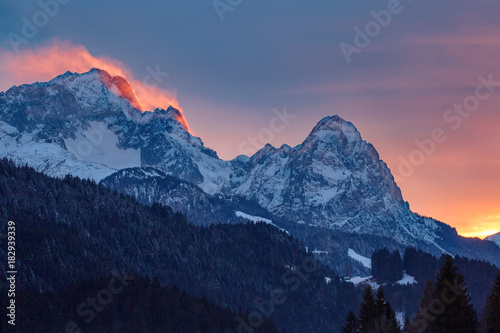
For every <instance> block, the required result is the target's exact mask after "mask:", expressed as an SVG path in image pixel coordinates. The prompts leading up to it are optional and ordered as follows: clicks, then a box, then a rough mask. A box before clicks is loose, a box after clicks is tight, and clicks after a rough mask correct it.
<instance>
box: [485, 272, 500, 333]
mask: <svg viewBox="0 0 500 333" xmlns="http://www.w3.org/2000/svg"><path fill="white" fill-rule="evenodd" d="M485 317H486V327H487V332H488V333H500V271H498V273H497V276H496V279H495V284H494V285H493V290H492V291H491V295H490V296H489V297H488V301H487V302H486V308H485Z"/></svg>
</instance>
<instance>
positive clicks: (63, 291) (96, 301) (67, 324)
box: [0, 273, 279, 333]
mask: <svg viewBox="0 0 500 333" xmlns="http://www.w3.org/2000/svg"><path fill="white" fill-rule="evenodd" d="M0 291H1V292H2V295H3V294H4V292H5V290H0ZM16 299H17V301H18V302H19V303H20V304H21V305H20V306H19V307H18V310H17V316H16V325H15V326H12V327H7V326H8V325H7V323H6V321H5V320H3V321H2V325H3V327H2V331H3V332H22V333H25V332H31V333H38V332H40V333H56V332H57V333H58V332H67V333H76V332H94V333H101V332H102V333H150V332H168V333H171V332H193V333H195V332H207V333H226V332H237V330H238V325H239V321H240V318H245V316H247V313H238V314H237V313H234V312H232V311H230V310H229V309H222V308H221V307H219V306H218V305H215V304H213V303H210V302H209V301H208V300H207V299H206V298H204V297H203V298H197V297H194V296H191V295H189V294H187V293H186V292H184V291H181V290H179V288H178V287H177V286H173V287H166V286H161V285H160V283H159V282H158V280H156V279H155V280H153V281H151V280H150V279H149V278H147V277H135V276H130V275H128V274H123V273H115V274H114V275H110V276H107V277H100V278H90V279H85V280H81V281H78V282H76V283H72V284H70V285H68V286H66V287H64V288H60V289H58V290H57V291H54V292H44V293H40V291H39V290H38V289H35V288H28V289H26V290H23V291H22V292H20V293H18V294H17V296H16ZM7 302H8V300H7V299H6V298H3V297H2V298H1V301H0V307H2V308H3V309H5V308H6V307H7ZM253 332H255V333H278V332H279V331H278V329H277V328H276V326H275V325H274V324H273V323H271V322H269V321H267V320H266V321H264V322H263V323H262V324H261V325H260V326H259V327H257V328H255V329H254V330H253Z"/></svg>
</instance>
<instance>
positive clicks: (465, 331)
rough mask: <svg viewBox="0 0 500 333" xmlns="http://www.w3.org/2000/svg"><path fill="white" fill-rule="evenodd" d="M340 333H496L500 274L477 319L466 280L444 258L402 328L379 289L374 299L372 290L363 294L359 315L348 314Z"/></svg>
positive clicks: (499, 321) (499, 323)
mask: <svg viewBox="0 0 500 333" xmlns="http://www.w3.org/2000/svg"><path fill="white" fill-rule="evenodd" d="M342 332H343V333H392V332H395V333H397V332H405V333H449V332H453V333H477V332H485V333H499V332H500V271H499V270H497V274H496V277H495V282H494V285H493V288H492V290H491V293H490V295H489V297H488V299H487V302H486V304H485V305H484V311H483V315H482V316H478V314H477V311H476V310H475V308H474V305H473V304H472V300H471V294H470V291H469V289H468V286H467V283H466V280H465V278H464V276H463V275H462V274H460V273H459V272H458V267H457V265H456V264H455V261H454V259H453V258H452V257H451V256H446V257H445V260H444V262H443V264H442V266H441V268H440V269H439V272H438V274H437V276H436V278H435V280H433V281H429V282H427V284H426V285H425V289H424V291H423V295H422V297H421V301H420V307H419V310H418V313H417V315H416V316H415V317H414V318H413V320H411V321H410V319H409V318H406V321H405V325H404V328H403V329H401V328H400V327H398V325H397V323H396V319H395V315H394V311H393V309H392V307H391V305H390V304H389V302H387V301H386V299H385V295H384V292H383V290H382V288H379V290H378V292H377V298H376V299H375V298H374V296H373V291H372V289H371V287H367V288H366V289H365V291H364V293H363V301H362V305H361V309H360V311H359V315H358V316H356V315H355V314H354V313H350V314H349V315H348V317H347V319H346V322H345V325H344V328H343V330H342Z"/></svg>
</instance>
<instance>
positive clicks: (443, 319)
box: [413, 256, 478, 333]
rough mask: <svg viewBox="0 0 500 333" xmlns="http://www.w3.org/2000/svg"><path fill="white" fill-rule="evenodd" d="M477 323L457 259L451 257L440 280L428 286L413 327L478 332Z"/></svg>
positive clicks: (435, 332)
mask: <svg viewBox="0 0 500 333" xmlns="http://www.w3.org/2000/svg"><path fill="white" fill-rule="evenodd" d="M477 325H478V321H477V314H476V311H475V309H474V307H473V305H472V303H471V299H470V295H469V293H468V291H467V285H466V283H465V281H464V277H463V275H461V274H459V273H458V268H457V267H456V266H455V263H454V260H453V258H452V257H450V256H447V257H446V260H445V262H444V264H443V265H442V267H441V269H440V271H439V273H438V275H437V279H436V282H435V283H434V284H427V286H426V290H425V291H424V297H423V299H422V302H421V307H420V310H419V314H418V315H417V317H416V318H415V322H414V323H413V327H417V328H418V332H429V333H430V332H432V333H448V332H454V333H475V332H477Z"/></svg>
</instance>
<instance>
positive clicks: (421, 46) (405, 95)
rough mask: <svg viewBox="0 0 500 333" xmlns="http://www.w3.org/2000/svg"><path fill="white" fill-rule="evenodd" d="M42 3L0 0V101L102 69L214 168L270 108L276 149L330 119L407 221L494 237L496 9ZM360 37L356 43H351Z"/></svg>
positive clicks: (497, 189)
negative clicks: (178, 128)
mask: <svg viewBox="0 0 500 333" xmlns="http://www.w3.org/2000/svg"><path fill="white" fill-rule="evenodd" d="M54 1H55V0H42V2H41V3H42V4H43V3H45V4H47V6H45V11H48V12H49V14H50V15H49V14H45V13H44V12H43V8H42V7H41V5H40V3H39V2H38V0H37V1H34V0H30V1H22V2H20V1H8V2H7V1H3V2H2V4H1V10H0V91H4V90H6V89H8V88H9V87H10V86H12V85H14V84H22V83H31V82H34V81H37V80H49V79H50V78H52V77H54V76H56V75H58V74H62V73H63V72H65V71H66V70H72V71H87V70H88V69H90V68H91V67H93V66H100V67H107V69H108V70H110V71H111V72H114V73H115V74H120V75H124V76H126V77H127V79H129V81H131V83H132V85H133V86H134V89H135V90H136V94H137V96H138V98H139V101H140V102H141V104H142V105H143V107H145V108H147V107H152V106H163V107H166V106H167V105H162V104H165V103H166V104H174V105H178V106H180V107H181V108H182V110H183V112H184V115H185V117H186V119H187V121H188V123H189V126H190V128H191V130H192V132H193V133H194V134H195V135H197V136H200V137H201V138H202V139H203V141H204V142H205V144H206V145H207V146H208V147H210V148H212V149H214V150H216V151H217V152H218V153H219V156H220V157H221V158H223V159H232V158H234V157H236V156H237V155H239V154H241V153H248V152H252V153H253V152H255V151H256V150H257V146H255V147H251V145H249V144H245V143H246V142H247V141H249V140H248V137H249V136H253V137H257V140H258V143H259V145H260V147H261V146H264V144H265V143H266V142H261V141H262V140H260V139H259V133H261V132H262V130H263V129H265V128H269V127H270V122H271V120H272V119H273V117H275V112H276V110H280V111H283V110H284V109H285V108H286V110H287V112H288V113H290V114H293V115H295V118H294V119H292V120H291V121H290V123H289V124H287V125H286V127H285V128H284V129H283V130H281V131H279V132H276V133H273V135H272V137H271V138H270V140H267V141H270V142H271V143H272V144H273V145H275V146H280V145H281V144H283V143H287V144H289V145H291V146H294V145H297V144H299V143H301V142H302V141H303V140H304V139H305V137H306V136H307V135H308V133H309V132H310V131H311V129H312V128H313V127H314V125H315V124H316V123H317V122H318V121H319V120H320V119H321V118H323V117H325V116H327V115H335V114H338V115H340V116H341V117H343V118H344V119H346V120H349V121H351V122H353V123H354V124H355V125H356V127H357V128H358V129H359V130H360V132H361V134H362V136H363V138H364V139H365V140H367V141H369V142H371V143H373V144H374V146H375V147H376V148H377V150H378V151H379V153H380V155H381V158H382V159H383V160H384V161H386V162H387V164H388V165H389V167H390V168H391V170H392V172H393V174H394V175H395V176H396V178H397V181H398V185H399V186H400V187H401V188H402V191H403V196H404V199H405V200H407V201H409V203H410V207H411V208H412V210H414V211H415V212H418V213H420V214H422V215H426V216H431V217H433V218H436V219H439V220H441V221H443V222H445V223H448V224H450V225H452V226H454V227H456V228H457V230H458V231H459V233H461V234H463V235H467V236H486V235H489V234H492V233H495V232H499V231H500V172H499V171H500V135H499V133H500V110H499V107H498V106H499V105H500V56H499V55H500V38H499V36H500V20H499V19H498V14H499V13H500V2H498V1H497V0H481V1H470V0H443V1H439V2H436V1H430V0H414V1H410V0H404V1H401V2H399V3H398V1H395V0H390V1H387V0H385V1H379V0H375V1H372V0H370V1H368V0H366V1H356V2H354V1H352V2H347V1H332V0H316V1H313V2H311V1H295V0H286V1H285V0H274V1H269V0H252V1H250V0H247V1H245V0H242V1H236V0H231V1H228V0H221V1H212V0H208V1H197V3H193V2H191V1H185V0H175V1H173V0H161V1H156V0H154V1H146V2H139V1H128V2H123V1H118V0H108V1H94V0H92V1H75V0H69V1H68V0H59V2H57V7H56V6H54V3H56V2H54ZM230 3H232V4H237V3H239V4H237V5H230ZM215 7H217V9H216V8H215ZM381 11H383V12H381ZM384 13H391V14H390V15H391V17H390V19H389V18H388V17H387V15H384ZM375 16H377V17H378V19H379V20H382V21H383V22H382V25H384V26H381V24H379V23H374V22H375ZM384 20H385V21H384ZM26 22H28V23H26ZM34 23H36V24H38V25H39V26H38V27H37V26H35V25H33V27H34V28H35V29H34V30H33V29H30V28H29V27H27V25H31V24H34ZM367 27H368V29H372V30H368V32H369V35H371V36H372V37H370V36H368V37H367V38H369V41H366V40H364V41H363V40H361V41H362V42H365V43H364V44H367V45H364V44H363V43H356V40H355V35H356V34H357V33H356V31H359V30H365V28H367ZM377 27H379V29H377ZM357 28H359V30H358V29H357ZM373 29H375V30H373ZM16 38H17V39H16ZM358 39H359V38H358ZM361 39H363V38H361ZM13 40H16V41H15V42H14V43H13ZM357 42H360V40H357ZM343 43H344V44H343ZM348 44H349V45H351V47H352V48H351V49H350V50H353V48H354V47H356V52H354V53H352V54H351V55H350V57H348V58H349V60H350V61H348V59H347V58H346V56H345V54H344V52H345V50H346V49H345V46H346V45H348ZM341 45H343V46H344V52H343V51H342V48H341ZM155 72H156V75H154V74H153V73H155ZM166 73H168V74H166ZM155 77H156V78H155ZM486 81H489V83H485V82H486ZM477 96H480V98H479V97H477ZM475 102H477V103H475ZM463 103H465V104H467V103H469V104H468V106H467V105H466V106H465V107H464V108H463V109H462V111H461V112H459V111H453V109H455V110H458V109H457V107H460V104H463ZM467 108H468V109H471V110H472V111H467ZM450 109H452V110H451V111H448V110H450ZM273 110H274V111H273ZM433 133H434V135H433ZM436 133H438V134H439V135H436ZM433 136H434V140H433V143H432V144H431V143H429V142H430V141H429V140H431V139H433ZM261 137H262V135H261ZM436 138H438V140H435V139H436ZM416 140H417V141H419V142H420V143H421V144H420V146H422V147H423V148H419V145H417V143H415V141H416ZM242 147H245V149H244V150H242ZM425 150H428V151H425ZM422 151H423V152H422ZM426 153H427V154H426ZM411 161H413V162H411ZM411 163H413V165H411V166H410V167H409V164H411Z"/></svg>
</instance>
